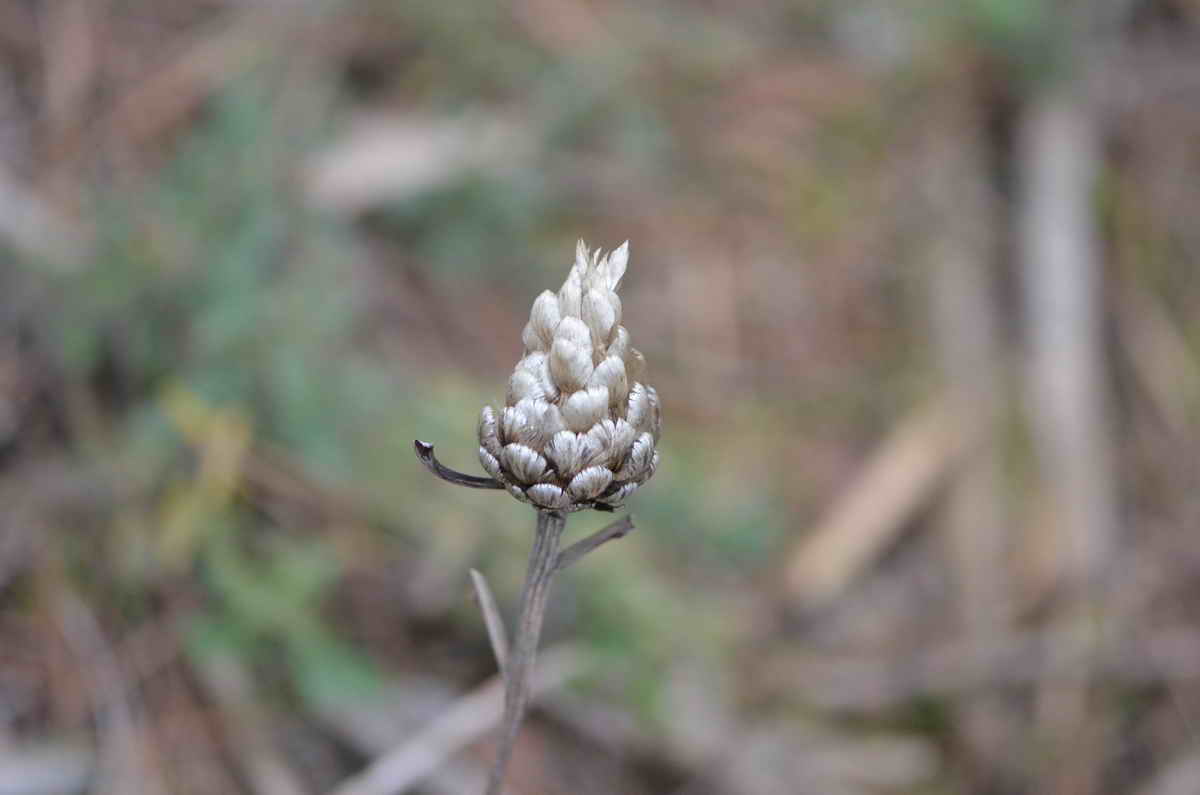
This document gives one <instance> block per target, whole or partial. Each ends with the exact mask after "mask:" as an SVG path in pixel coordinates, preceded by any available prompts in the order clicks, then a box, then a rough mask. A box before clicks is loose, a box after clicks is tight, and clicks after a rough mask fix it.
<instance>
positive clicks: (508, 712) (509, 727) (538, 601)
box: [486, 511, 567, 795]
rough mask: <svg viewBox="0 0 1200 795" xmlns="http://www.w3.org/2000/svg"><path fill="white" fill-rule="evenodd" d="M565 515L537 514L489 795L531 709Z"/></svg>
mask: <svg viewBox="0 0 1200 795" xmlns="http://www.w3.org/2000/svg"><path fill="white" fill-rule="evenodd" d="M566 523H567V517H566V514H563V513H559V512H558V511H538V512H537V531H536V534H535V535H534V539H533V550H532V551H531V552H530V554H529V569H528V570H527V571H526V573H525V587H524V589H523V590H522V592H521V617H520V619H519V621H518V624H517V632H516V640H515V643H514V645H513V648H512V651H511V652H510V654H509V657H508V661H507V665H506V666H505V669H504V678H505V681H504V721H503V724H502V726H501V731H502V732H503V734H502V735H501V738H500V750H499V752H498V754H497V756H496V764H495V765H494V766H493V767H492V772H491V775H490V776H489V777H488V785H487V793H486V795H501V793H502V791H503V786H504V774H505V771H506V770H507V769H508V763H509V760H510V759H511V758H512V752H513V746H514V745H515V744H516V741H517V734H518V732H519V731H520V729H521V721H522V720H523V719H524V717H525V710H526V708H527V707H528V706H529V682H530V674H531V673H532V672H533V661H534V657H535V656H536V655H537V646H538V638H539V637H540V636H541V634H542V619H543V618H544V617H545V615H546V598H547V597H548V596H549V594H550V583H551V581H552V580H553V579H554V572H555V571H556V570H557V568H558V545H559V540H560V539H561V538H562V532H563V527H564V526H565V525H566Z"/></svg>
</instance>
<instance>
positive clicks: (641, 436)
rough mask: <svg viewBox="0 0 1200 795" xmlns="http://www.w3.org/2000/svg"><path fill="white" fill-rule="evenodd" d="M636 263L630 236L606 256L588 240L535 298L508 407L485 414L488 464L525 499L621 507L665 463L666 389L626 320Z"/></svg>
mask: <svg viewBox="0 0 1200 795" xmlns="http://www.w3.org/2000/svg"><path fill="white" fill-rule="evenodd" d="M628 262H629V243H628V242H626V243H625V244H624V245H622V246H621V247H620V248H618V249H617V250H616V251H613V252H611V253H609V254H608V255H607V256H601V252H600V251H599V249H597V250H596V251H595V252H589V251H588V249H587V246H585V245H584V243H583V241H582V240H581V241H579V245H578V246H577V248H576V251H575V264H574V265H573V266H572V267H571V272H570V274H568V276H567V280H566V282H564V283H563V286H562V288H561V289H560V290H559V291H558V293H557V294H556V293H552V292H550V291H549V290H546V291H545V292H543V293H542V294H541V295H539V296H538V297H537V300H535V301H534V302H533V309H532V310H531V311H530V313H529V322H528V323H527V324H526V325H525V329H524V331H523V332H522V334H521V340H522V342H523V343H524V344H525V353H524V355H523V356H522V357H521V361H519V362H517V366H516V368H515V369H514V370H513V374H512V377H511V378H510V379H509V381H508V392H507V394H506V396H505V405H504V408H503V409H502V410H501V411H499V412H497V411H496V410H495V409H493V408H492V407H491V406H485V407H484V409H483V411H482V413H481V414H480V418H479V445H480V447H479V460H480V463H482V464H483V468H484V469H485V470H486V471H487V473H488V474H489V475H490V476H492V477H493V478H495V479H496V480H498V481H500V482H501V483H502V484H503V485H504V486H505V487H506V488H507V489H508V491H509V493H510V494H512V495H513V496H514V497H516V498H517V499H519V500H522V501H525V502H531V503H533V504H534V505H536V506H538V507H540V508H547V509H552V510H558V511H577V510H581V509H583V508H591V507H596V506H610V507H616V506H619V505H620V504H621V503H623V502H624V501H625V499H626V498H627V497H628V496H629V495H630V494H632V493H633V492H634V491H636V490H637V488H638V486H640V485H641V484H643V483H645V482H646V481H647V480H648V479H649V478H650V476H651V475H653V474H654V471H655V469H657V468H658V452H657V451H656V450H655V445H656V444H657V442H658V437H659V434H660V432H661V431H662V410H661V407H660V405H659V401H658V393H657V392H656V391H654V387H652V386H647V385H646V384H644V383H642V382H641V381H640V379H641V377H642V371H643V369H644V367H645V359H644V358H643V357H642V354H641V353H640V352H639V351H638V350H637V349H636V348H634V347H633V346H632V345H631V344H630V341H629V332H628V331H627V330H626V329H625V327H624V326H622V325H621V299H620V298H618V297H617V287H618V286H619V285H620V284H621V277H622V276H624V275H625V267H626V265H627V264H628Z"/></svg>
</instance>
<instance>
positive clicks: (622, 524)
mask: <svg viewBox="0 0 1200 795" xmlns="http://www.w3.org/2000/svg"><path fill="white" fill-rule="evenodd" d="M636 529H637V528H636V527H634V524H633V517H632V516H626V517H625V518H624V519H618V520H617V521H615V522H613V523H612V524H610V525H608V526H607V527H605V528H603V529H601V530H597V531H596V532H594V533H592V534H591V535H590V536H588V537H587V538H584V539H581V540H579V541H576V542H575V543H574V544H572V545H571V546H569V547H567V548H566V549H564V550H563V551H561V552H559V553H558V561H557V562H556V563H555V564H554V568H555V569H556V570H557V569H565V568H567V567H568V566H570V565H571V564H573V563H575V562H576V561H577V560H579V559H580V558H582V557H583V556H584V555H586V554H587V553H589V552H591V551H592V550H593V549H595V548H596V547H598V546H600V545H601V544H605V543H607V542H609V541H613V540H615V539H618V538H624V537H625V536H627V535H629V534H630V533H632V532H633V531H634V530H636Z"/></svg>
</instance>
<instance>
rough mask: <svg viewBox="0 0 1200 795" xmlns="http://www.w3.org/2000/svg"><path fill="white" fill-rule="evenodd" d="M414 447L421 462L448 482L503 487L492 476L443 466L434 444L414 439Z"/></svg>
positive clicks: (492, 487) (477, 486) (481, 487)
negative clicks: (434, 450)
mask: <svg viewBox="0 0 1200 795" xmlns="http://www.w3.org/2000/svg"><path fill="white" fill-rule="evenodd" d="M413 449H415V450H416V451H417V458H419V459H421V463H422V464H424V465H425V468H426V469H428V470H429V471H430V472H432V473H433V474H435V475H437V476H438V477H439V478H441V479H442V480H444V481H446V482H447V483H453V484H455V485H457V486H466V487H467V488H470V489H503V488H504V486H502V485H500V483H498V482H497V481H495V480H492V479H491V478H480V477H476V476H475V475H468V474H466V473H463V472H458V471H456V470H453V469H451V468H450V467H448V466H443V465H442V462H441V461H438V460H437V456H435V455H434V454H433V445H431V444H429V443H428V442H422V441H420V440H414V441H413Z"/></svg>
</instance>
